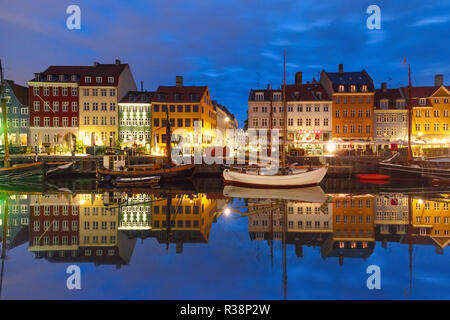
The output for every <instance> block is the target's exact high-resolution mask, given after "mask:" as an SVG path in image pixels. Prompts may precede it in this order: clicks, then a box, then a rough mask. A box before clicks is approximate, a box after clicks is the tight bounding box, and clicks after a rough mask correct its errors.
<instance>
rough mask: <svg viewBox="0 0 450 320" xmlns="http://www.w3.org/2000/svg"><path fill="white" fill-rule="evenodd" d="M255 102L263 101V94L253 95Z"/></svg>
mask: <svg viewBox="0 0 450 320" xmlns="http://www.w3.org/2000/svg"><path fill="white" fill-rule="evenodd" d="M255 100H256V101H263V100H264V93H263V92H257V93H256V94H255Z"/></svg>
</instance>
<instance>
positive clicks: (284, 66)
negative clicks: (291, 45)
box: [281, 50, 287, 173]
mask: <svg viewBox="0 0 450 320" xmlns="http://www.w3.org/2000/svg"><path fill="white" fill-rule="evenodd" d="M283 112H284V121H283V150H282V155H283V158H282V162H281V168H282V171H283V173H285V170H286V140H287V107H286V52H285V51H284V50H283Z"/></svg>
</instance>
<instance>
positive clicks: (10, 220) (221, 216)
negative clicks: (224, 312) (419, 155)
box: [0, 181, 450, 299]
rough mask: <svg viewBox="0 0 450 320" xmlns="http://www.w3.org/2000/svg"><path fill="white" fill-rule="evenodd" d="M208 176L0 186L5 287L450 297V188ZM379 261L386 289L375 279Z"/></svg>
mask: <svg viewBox="0 0 450 320" xmlns="http://www.w3.org/2000/svg"><path fill="white" fill-rule="evenodd" d="M66 184H67V181H66ZM199 185H201V186H202V187H200V188H199V187H198V185H197V186H194V187H184V186H177V188H169V189H170V190H166V189H160V190H154V191H150V192H149V191H148V190H139V189H135V190H127V192H123V191H122V190H101V189H96V188H95V186H94V187H92V183H90V182H88V183H85V184H83V183H81V184H80V183H70V186H67V185H64V186H57V185H55V184H50V185H46V186H45V187H44V186H40V185H37V186H31V185H25V186H17V187H15V186H8V187H7V188H6V187H4V188H2V190H3V191H2V192H1V194H0V197H1V198H0V205H1V223H2V225H1V227H2V231H3V233H2V234H3V236H2V239H3V238H4V236H5V234H6V246H5V249H6V252H5V254H6V258H5V259H4V260H2V274H1V276H2V282H1V290H2V291H1V298H2V299H419V298H421V299H422V298H424V299H431V298H433V299H448V298H450V293H449V292H450V290H449V289H450V282H449V281H448V268H449V266H450V259H449V257H450V254H449V249H448V248H446V247H447V245H448V244H449V242H450V233H449V232H450V221H449V219H450V210H449V204H448V203H449V202H448V201H450V200H449V198H448V195H447V194H446V193H445V190H439V191H433V192H426V193H424V192H419V191H416V192H411V190H408V189H405V188H401V187H399V186H395V185H392V186H377V185H358V184H357V183H356V182H354V181H348V182H343V181H328V182H327V183H326V184H325V186H323V187H322V188H320V187H318V188H309V189H302V190H294V191H286V190H284V191H279V190H278V191H277V190H262V191H255V190H245V189H239V188H230V187H226V188H225V189H224V188H223V187H221V186H220V181H216V182H214V181H212V182H211V181H209V182H208V183H202V182H201V183H199ZM199 190H200V191H201V192H199ZM448 193H450V192H448ZM245 197H247V198H245ZM168 208H171V209H170V210H169V209H168ZM5 216H6V217H5ZM5 223H6V225H5ZM70 265H78V266H79V267H80V269H81V289H80V290H68V289H67V286H66V280H67V278H68V276H69V275H68V274H67V273H66V269H67V267H68V266H70ZM370 265H377V266H379V267H380V270H381V289H380V290H369V289H368V288H367V285H366V281H367V278H368V277H369V274H367V273H366V270H367V267H368V266H370Z"/></svg>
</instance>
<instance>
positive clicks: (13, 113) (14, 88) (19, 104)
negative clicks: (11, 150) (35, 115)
mask: <svg viewBox="0 0 450 320" xmlns="http://www.w3.org/2000/svg"><path fill="white" fill-rule="evenodd" d="M5 97H6V110H7V125H8V140H9V143H10V144H12V145H17V146H26V145H28V142H29V141H28V139H29V123H30V112H29V111H30V110H29V107H28V88H27V87H24V86H21V85H18V84H16V83H14V81H12V80H6V81H5ZM1 125H2V121H0V126H1ZM0 136H1V142H0V144H3V130H2V131H1V134H0Z"/></svg>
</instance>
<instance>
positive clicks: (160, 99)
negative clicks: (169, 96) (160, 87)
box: [158, 93, 165, 101]
mask: <svg viewBox="0 0 450 320" xmlns="http://www.w3.org/2000/svg"><path fill="white" fill-rule="evenodd" d="M158 100H159V101H164V100H165V99H164V94H163V93H158Z"/></svg>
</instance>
